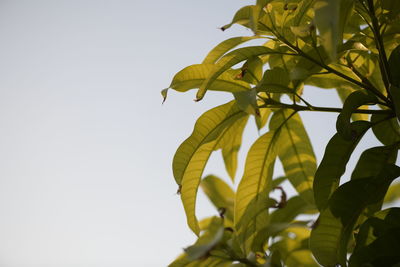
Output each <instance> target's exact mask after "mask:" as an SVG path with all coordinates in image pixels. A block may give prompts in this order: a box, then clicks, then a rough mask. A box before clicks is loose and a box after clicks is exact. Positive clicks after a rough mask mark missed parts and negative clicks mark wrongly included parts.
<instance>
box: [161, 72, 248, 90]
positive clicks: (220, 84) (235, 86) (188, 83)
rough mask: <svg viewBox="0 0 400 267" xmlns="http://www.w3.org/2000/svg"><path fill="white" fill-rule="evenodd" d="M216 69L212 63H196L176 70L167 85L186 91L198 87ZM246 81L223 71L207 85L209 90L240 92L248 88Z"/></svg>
mask: <svg viewBox="0 0 400 267" xmlns="http://www.w3.org/2000/svg"><path fill="white" fill-rule="evenodd" d="M216 69H217V67H216V66H215V65H213V64H196V65H191V66H189V67H186V68H184V69H183V70H181V71H180V72H178V73H177V74H176V75H175V76H174V78H173V80H172V82H171V85H170V86H169V87H170V88H172V89H174V90H176V91H179V92H186V91H188V90H190V89H194V88H199V87H200V86H201V85H202V84H203V82H204V81H205V80H207V78H208V77H209V76H210V75H211V74H212V73H213V72H214V71H215V70H216ZM249 88H250V86H249V84H248V83H246V82H243V81H240V80H236V79H234V75H233V74H232V73H223V74H222V75H220V76H219V77H218V78H217V79H215V80H214V82H213V84H211V85H210V86H209V88H208V89H209V90H215V91H228V92H242V91H247V90H249ZM163 96H164V97H166V95H164V94H163Z"/></svg>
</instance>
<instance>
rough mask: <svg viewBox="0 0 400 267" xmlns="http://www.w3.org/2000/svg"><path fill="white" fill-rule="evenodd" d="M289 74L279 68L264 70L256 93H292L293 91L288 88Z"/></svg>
mask: <svg viewBox="0 0 400 267" xmlns="http://www.w3.org/2000/svg"><path fill="white" fill-rule="evenodd" d="M289 83H290V78H289V74H288V73H287V72H286V71H285V70H284V69H282V68H280V67H275V68H273V69H270V70H266V71H265V73H264V76H263V78H262V80H261V81H260V83H259V84H258V85H257V91H258V92H267V93H294V89H292V88H289Z"/></svg>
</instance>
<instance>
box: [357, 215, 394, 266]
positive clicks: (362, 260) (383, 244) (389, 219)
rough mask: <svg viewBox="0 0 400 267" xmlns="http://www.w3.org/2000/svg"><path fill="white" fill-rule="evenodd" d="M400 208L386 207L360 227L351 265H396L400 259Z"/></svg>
mask: <svg viewBox="0 0 400 267" xmlns="http://www.w3.org/2000/svg"><path fill="white" fill-rule="evenodd" d="M399 222H400V208H391V209H386V210H383V211H381V212H378V213H377V214H376V215H375V216H374V217H372V218H369V219H368V220H367V221H366V222H364V223H363V225H362V226H361V227H360V231H359V233H358V235H357V237H356V241H357V242H356V247H355V248H354V252H353V254H352V255H351V257H350V260H349V267H357V266H395V264H396V263H398V262H399V261H400V255H399V253H398V252H399V251H400V242H399V240H400V223H399Z"/></svg>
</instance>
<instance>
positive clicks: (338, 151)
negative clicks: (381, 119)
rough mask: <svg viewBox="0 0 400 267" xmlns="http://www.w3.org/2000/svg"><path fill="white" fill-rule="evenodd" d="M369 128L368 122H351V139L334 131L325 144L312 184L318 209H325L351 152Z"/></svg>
mask: <svg viewBox="0 0 400 267" xmlns="http://www.w3.org/2000/svg"><path fill="white" fill-rule="evenodd" d="M369 128H370V123H369V122H366V121H356V122H353V123H352V124H351V129H352V132H353V136H352V139H351V140H345V139H343V138H342V137H341V136H340V135H339V134H337V133H336V134H335V135H334V136H333V137H332V138H331V140H330V141H329V143H328V145H327V146H326V149H325V153H324V157H323V158H322V161H321V163H320V165H319V166H318V168H317V171H316V173H315V177H314V185H313V188H314V198H315V204H316V205H317V207H318V209H319V210H320V211H321V210H323V209H325V207H326V206H327V204H328V200H329V198H330V196H331V195H332V193H333V192H334V191H335V190H336V188H337V187H338V186H339V182H340V177H341V176H342V175H343V173H344V172H345V170H346V165H347V162H348V161H349V159H350V156H351V154H352V153H353V151H354V149H355V147H356V146H357V144H358V142H359V141H360V139H361V138H362V137H363V135H364V133H365V132H366V131H367V130H368V129H369Z"/></svg>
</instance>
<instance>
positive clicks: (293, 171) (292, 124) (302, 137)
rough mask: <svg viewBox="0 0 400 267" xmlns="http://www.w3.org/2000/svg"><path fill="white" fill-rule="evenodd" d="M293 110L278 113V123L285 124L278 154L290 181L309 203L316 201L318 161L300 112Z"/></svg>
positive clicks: (279, 141) (280, 136) (280, 137)
mask: <svg viewBox="0 0 400 267" xmlns="http://www.w3.org/2000/svg"><path fill="white" fill-rule="evenodd" d="M292 113H293V111H291V110H282V111H280V112H277V113H276V115H275V116H276V118H277V119H276V123H278V124H283V126H282V129H281V133H280V135H279V139H278V141H277V143H278V148H279V149H278V155H279V158H280V160H281V162H282V165H283V168H284V170H285V174H286V176H287V178H288V179H289V181H290V183H291V184H292V185H293V187H294V188H295V189H296V191H297V192H298V193H299V194H300V196H301V197H302V198H303V199H304V200H305V201H306V202H307V203H309V204H313V203H314V195H313V191H312V186H313V178H314V175H315V171H316V169H317V162H316V159H315V155H314V151H313V148H312V146H311V142H310V139H309V137H308V135H307V132H306V130H305V128H304V126H303V122H302V120H301V118H300V116H299V114H294V115H292Z"/></svg>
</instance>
